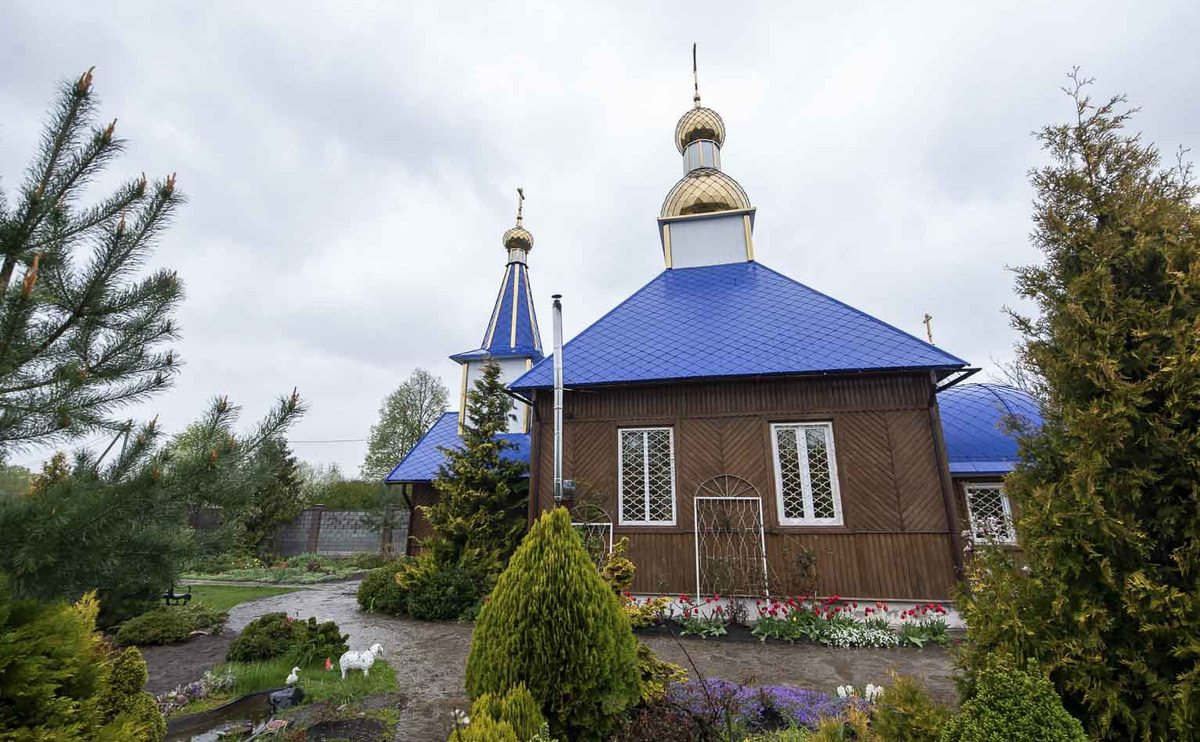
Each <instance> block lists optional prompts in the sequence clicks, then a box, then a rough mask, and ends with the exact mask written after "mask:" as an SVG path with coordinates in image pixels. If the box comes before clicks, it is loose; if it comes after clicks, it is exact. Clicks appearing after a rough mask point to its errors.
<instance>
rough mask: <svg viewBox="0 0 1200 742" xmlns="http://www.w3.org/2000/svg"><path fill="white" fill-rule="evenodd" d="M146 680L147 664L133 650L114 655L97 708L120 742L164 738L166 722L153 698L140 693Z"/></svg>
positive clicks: (151, 741) (145, 693)
mask: <svg viewBox="0 0 1200 742" xmlns="http://www.w3.org/2000/svg"><path fill="white" fill-rule="evenodd" d="M147 678H148V673H147V671H146V660H145V659H144V658H143V657H142V653H141V652H139V651H138V650H137V649H135V648H134V647H129V648H127V649H125V650H123V651H121V652H119V653H117V654H116V655H114V656H113V658H112V659H111V660H110V662H109V665H108V678H107V680H106V682H105V684H104V686H103V688H102V689H101V691H100V694H99V706H100V710H101V713H102V714H103V715H104V718H105V719H106V720H108V721H109V723H110V726H112V727H114V728H116V729H120V730H121V734H120V735H119V736H120V738H121V739H124V740H129V741H130V742H156V740H161V739H162V738H163V737H165V736H166V734H167V721H166V719H164V718H163V715H162V713H161V712H160V711H159V710H158V705H157V704H156V703H155V702H154V696H152V695H150V694H149V693H147V692H145V691H144V690H142V689H143V688H144V687H145V686H146V679H147Z"/></svg>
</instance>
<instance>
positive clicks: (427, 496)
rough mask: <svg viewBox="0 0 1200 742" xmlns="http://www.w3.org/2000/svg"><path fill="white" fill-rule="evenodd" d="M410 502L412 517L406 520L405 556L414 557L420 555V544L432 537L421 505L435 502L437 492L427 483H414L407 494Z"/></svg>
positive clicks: (431, 529) (431, 531) (431, 530)
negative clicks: (406, 542) (406, 545)
mask: <svg viewBox="0 0 1200 742" xmlns="http://www.w3.org/2000/svg"><path fill="white" fill-rule="evenodd" d="M409 498H410V499H411V500H412V505H413V509H412V515H411V516H410V517H409V519H408V548H407V550H406V552H405V553H406V554H408V555H409V556H416V555H417V554H420V553H421V542H422V541H424V540H425V539H427V538H429V537H430V536H432V535H433V528H432V527H431V526H430V524H429V519H428V518H426V517H425V514H424V513H423V512H421V508H420V506H421V505H432V504H433V503H435V502H436V501H437V492H436V491H435V490H434V489H433V485H432V484H430V483H428V482H415V483H413V485H412V492H411V493H410V494H409Z"/></svg>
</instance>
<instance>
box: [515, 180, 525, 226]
mask: <svg viewBox="0 0 1200 742" xmlns="http://www.w3.org/2000/svg"><path fill="white" fill-rule="evenodd" d="M523 211H525V189H524V188H518V189H517V224H518V225H519V224H520V223H521V219H522V216H521V213H522V212H523Z"/></svg>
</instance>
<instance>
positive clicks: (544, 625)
mask: <svg viewBox="0 0 1200 742" xmlns="http://www.w3.org/2000/svg"><path fill="white" fill-rule="evenodd" d="M519 683H524V684H525V686H526V687H527V688H528V689H529V692H530V693H531V694H532V696H533V698H534V699H536V700H537V701H538V703H539V704H540V706H541V708H542V711H543V713H544V714H545V716H546V718H547V720H548V721H549V723H550V730H551V732H552V733H554V734H555V735H556V736H562V737H566V738H568V739H572V740H576V739H577V740H601V739H604V738H605V737H606V736H607V735H608V734H609V733H610V732H611V731H612V730H614V728H615V726H616V722H617V721H618V717H619V715H620V714H622V713H623V712H624V711H625V710H626V709H628V708H629V707H631V706H633V705H634V704H636V703H637V702H638V700H639V698H640V695H641V689H640V681H639V677H638V662H637V641H636V639H634V636H633V631H632V630H631V629H630V627H629V619H628V618H626V617H625V614H624V612H623V611H622V610H621V604H620V601H619V600H618V598H617V595H616V593H614V592H613V590H612V589H611V588H610V587H609V586H608V584H607V583H606V582H605V581H604V579H603V578H602V577H601V576H600V574H599V572H598V571H597V570H596V566H595V564H594V563H593V562H592V559H591V557H590V556H588V553H587V550H586V549H585V548H584V546H583V543H582V542H581V541H580V539H579V535H578V534H577V533H576V531H575V529H574V528H572V527H571V518H570V516H569V515H568V514H567V511H566V510H564V509H562V508H558V509H556V510H552V511H549V512H547V513H545V514H543V515H542V517H541V518H540V519H539V520H538V522H537V523H536V524H534V526H533V528H532V529H530V532H529V534H528V535H527V536H526V537H525V539H524V540H523V541H522V542H521V545H520V546H519V547H518V548H517V550H516V552H515V553H514V554H513V556H512V559H510V560H509V564H508V567H507V568H506V569H505V570H504V572H503V573H502V574H501V575H500V578H499V580H498V581H497V583H496V587H495V589H494V590H493V591H492V594H491V599H490V600H489V601H488V602H487V603H485V604H484V606H483V610H482V611H481V612H480V614H479V620H478V621H477V622H476V625H475V634H474V637H473V639H472V642H471V653H470V655H469V657H468V658H467V692H468V693H469V694H470V695H471V696H472V697H479V696H481V695H483V694H484V693H504V692H506V691H508V690H509V689H511V688H513V687H515V686H517V685H518V684H519Z"/></svg>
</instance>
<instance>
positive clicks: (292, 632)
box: [226, 612, 348, 665]
mask: <svg viewBox="0 0 1200 742" xmlns="http://www.w3.org/2000/svg"><path fill="white" fill-rule="evenodd" d="M347 638H348V636H347V635H345V634H342V633H341V630H340V629H339V628H338V625H337V624H336V623H334V622H333V621H325V622H323V623H317V619H315V618H311V617H310V618H308V619H307V620H298V619H294V618H292V617H291V616H289V615H287V614H286V613H283V612H274V613H264V614H263V615H261V616H259V617H258V618H256V619H254V620H253V621H251V622H250V623H249V624H247V625H246V628H244V629H242V633H241V634H240V635H238V637H237V638H236V639H234V640H233V643H232V644H230V645H229V652H228V654H227V655H226V659H228V660H229V661H230V662H260V661H262V660H269V659H274V658H275V657H283V656H288V657H292V658H293V659H294V661H295V662H296V663H297V664H299V665H305V664H308V663H310V662H312V661H314V660H317V659H321V658H324V657H340V656H341V655H342V653H343V652H345V651H346V650H347V649H348V647H347V645H346V639H347Z"/></svg>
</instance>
